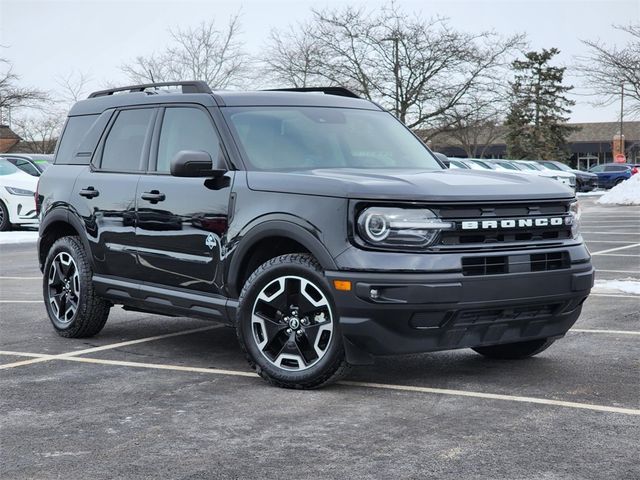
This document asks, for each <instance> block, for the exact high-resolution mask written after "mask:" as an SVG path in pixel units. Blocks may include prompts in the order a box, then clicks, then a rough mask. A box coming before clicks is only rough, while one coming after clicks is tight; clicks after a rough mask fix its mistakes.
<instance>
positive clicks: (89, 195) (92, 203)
mask: <svg viewBox="0 0 640 480" xmlns="http://www.w3.org/2000/svg"><path fill="white" fill-rule="evenodd" d="M156 114H157V109H156V108H131V109H123V110H120V111H118V112H116V114H115V115H114V116H113V118H112V119H111V122H110V124H109V125H108V126H107V130H106V132H107V133H106V135H105V136H104V138H102V140H101V141H100V143H99V144H98V148H97V149H96V152H95V154H94V158H93V160H92V164H91V165H90V167H88V168H87V169H86V170H85V171H84V172H82V173H81V174H80V176H79V177H78V178H77V180H76V182H75V185H74V191H73V192H72V197H73V198H75V200H74V202H73V203H74V205H75V206H76V208H77V213H78V214H79V215H80V216H81V217H82V219H83V221H84V224H85V230H86V232H87V237H88V239H89V242H90V245H91V254H92V256H93V260H94V266H95V273H98V274H102V275H113V276H117V277H123V278H133V277H134V276H135V275H136V269H137V261H136V250H135V206H136V188H137V185H138V181H139V180H140V175H141V173H142V172H143V171H144V170H145V169H146V165H147V160H148V155H149V147H150V142H151V136H152V131H153V125H154V119H155V116H156Z"/></svg>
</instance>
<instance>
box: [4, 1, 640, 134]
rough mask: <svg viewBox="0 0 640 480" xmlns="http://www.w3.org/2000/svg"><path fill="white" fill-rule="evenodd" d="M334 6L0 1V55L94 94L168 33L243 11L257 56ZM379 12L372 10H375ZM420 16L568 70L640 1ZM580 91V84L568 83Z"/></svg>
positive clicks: (31, 72)
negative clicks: (511, 41) (499, 40)
mask: <svg viewBox="0 0 640 480" xmlns="http://www.w3.org/2000/svg"><path fill="white" fill-rule="evenodd" d="M347 3H352V4H358V5H360V4H363V2H345V1H344V0H343V1H336V0H316V1H310V0H270V1H267V0H263V1H260V0H239V1H219V0H209V1H205V0H187V1H177V0H173V1H158V0H155V1H151V0H137V1H136V0H127V1H119V0H112V1H104V0H102V1H100V0H76V1H55V0H49V1H43V0H41V1H30V0H0V44H1V45H3V46H6V47H8V48H3V49H2V50H1V52H0V55H1V56H3V57H5V58H8V59H9V60H11V61H12V62H13V64H14V71H15V73H17V74H19V75H20V76H21V81H22V83H23V84H25V85H29V86H33V87H38V88H41V89H47V90H54V89H56V80H55V79H56V78H57V77H60V76H67V75H69V74H70V73H71V72H73V71H82V72H86V73H88V74H89V75H90V77H91V84H90V89H99V88H101V87H103V86H104V85H105V83H107V82H112V83H126V79H125V78H123V74H122V73H121V71H120V69H119V67H120V65H121V64H122V63H123V62H125V61H127V60H129V59H131V58H133V57H135V56H137V55H145V54H149V53H152V52H153V51H154V50H160V49H162V47H164V46H165V45H166V43H167V29H168V28H169V27H172V26H182V27H184V26H188V25H196V24H198V23H199V22H200V21H202V20H208V19H210V18H216V19H219V21H220V25H223V24H224V23H225V22H226V21H227V19H228V17H229V16H230V15H232V14H233V13H236V12H237V11H238V10H239V9H241V11H242V25H243V31H244V37H243V38H244V39H245V41H246V47H247V50H248V51H249V52H251V53H255V54H257V53H259V52H260V51H261V50H262V48H263V46H264V42H265V40H266V38H267V36H268V33H269V31H270V30H271V29H272V28H276V27H284V26H286V25H288V24H290V23H295V22H297V21H299V20H303V19H305V18H307V17H308V16H309V14H310V8H311V7H314V8H322V7H324V6H332V7H333V6H340V5H345V4H347ZM381 3H383V2H379V1H369V2H366V3H365V4H366V5H368V6H370V7H374V6H376V5H380V4H381ZM397 3H398V4H400V5H401V6H403V7H404V8H405V9H406V10H408V11H416V12H421V13H422V14H423V16H425V17H429V16H432V15H440V16H445V17H448V18H449V20H450V23H451V25H452V26H453V27H455V28H457V29H460V30H466V31H480V30H487V29H493V30H496V31H497V32H499V33H501V34H504V35H508V34H512V33H517V32H526V33H527V34H528V38H529V41H530V46H531V48H533V49H540V48H543V47H546V48H550V47H558V48H559V49H560V50H561V51H562V54H561V58H560V59H559V62H560V63H562V64H564V65H570V64H571V63H572V61H573V58H574V56H575V55H580V54H582V53H584V52H585V48H584V46H583V44H582V43H581V42H580V39H597V38H600V39H602V40H605V41H607V42H610V43H617V44H620V45H622V44H624V43H625V36H624V35H622V34H620V33H619V32H617V31H615V30H614V29H613V28H612V27H611V26H612V25H613V24H627V23H629V22H631V21H638V20H639V19H640V0H610V1H602V0H601V1H590V0H549V1H542V0H503V1H497V0H475V1H470V0H466V1H463V0H447V1H429V0H421V1H413V0H404V1H401V0H399V1H398V2H397ZM569 80H570V81H571V82H573V83H574V84H576V86H577V84H578V82H579V80H578V79H572V78H570V79H569ZM576 91H577V93H578V95H575V100H576V101H577V102H578V103H577V105H576V106H575V107H574V111H573V115H572V121H576V122H587V121H592V122H603V121H614V120H616V119H617V118H618V115H619V107H618V106H617V105H615V106H610V107H607V108H596V107H593V106H592V105H590V104H589V100H590V99H589V98H588V97H585V96H583V95H580V93H584V90H583V89H576Z"/></svg>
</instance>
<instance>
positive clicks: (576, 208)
mask: <svg viewBox="0 0 640 480" xmlns="http://www.w3.org/2000/svg"><path fill="white" fill-rule="evenodd" d="M581 214H582V212H581V211H580V204H579V203H578V201H577V200H576V201H575V202H573V203H572V204H571V205H570V206H569V215H570V216H569V217H567V220H568V221H570V222H571V236H572V237H573V238H577V237H578V235H580V215H581Z"/></svg>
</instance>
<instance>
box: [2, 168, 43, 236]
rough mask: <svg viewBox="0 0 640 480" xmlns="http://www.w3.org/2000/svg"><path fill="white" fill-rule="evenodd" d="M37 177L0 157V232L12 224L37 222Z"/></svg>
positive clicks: (9, 227) (9, 228)
mask: <svg viewBox="0 0 640 480" xmlns="http://www.w3.org/2000/svg"><path fill="white" fill-rule="evenodd" d="M37 184H38V179H37V178H36V177H35V176H33V175H29V174H27V173H25V172H23V171H22V170H20V169H19V168H18V167H16V166H15V165H13V164H12V163H10V162H9V161H7V160H6V159H5V158H1V157H0V232H3V231H5V230H11V226H12V225H18V224H20V225H22V224H33V225H35V224H37V223H38V216H37V213H36V202H35V197H34V195H35V193H34V192H35V191H36V187H37Z"/></svg>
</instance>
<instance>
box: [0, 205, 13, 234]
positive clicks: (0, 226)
mask: <svg viewBox="0 0 640 480" xmlns="http://www.w3.org/2000/svg"><path fill="white" fill-rule="evenodd" d="M0 210H2V214H3V215H2V222H1V223H0V232H7V231H9V230H11V222H10V220H11V219H10V218H9V209H8V208H7V206H6V205H5V204H4V202H3V201H1V200H0Z"/></svg>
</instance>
